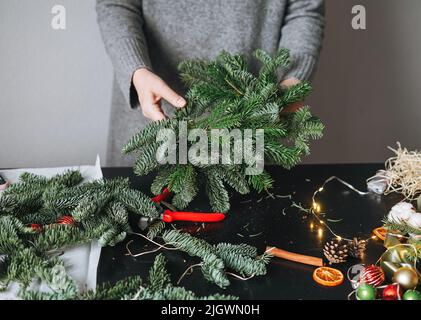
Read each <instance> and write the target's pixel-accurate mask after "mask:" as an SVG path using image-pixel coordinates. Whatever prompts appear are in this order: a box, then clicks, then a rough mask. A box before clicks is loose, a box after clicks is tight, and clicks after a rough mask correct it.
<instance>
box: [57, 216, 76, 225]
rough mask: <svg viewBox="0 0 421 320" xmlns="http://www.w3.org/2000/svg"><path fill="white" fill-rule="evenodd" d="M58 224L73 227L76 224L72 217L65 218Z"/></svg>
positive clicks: (58, 221)
mask: <svg viewBox="0 0 421 320" xmlns="http://www.w3.org/2000/svg"><path fill="white" fill-rule="evenodd" d="M57 224H65V225H70V226H73V225H74V224H75V219H73V217H72V216H63V217H61V218H60V219H58V220H57Z"/></svg>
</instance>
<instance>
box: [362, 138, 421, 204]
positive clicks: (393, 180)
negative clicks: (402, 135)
mask: <svg viewBox="0 0 421 320" xmlns="http://www.w3.org/2000/svg"><path fill="white" fill-rule="evenodd" d="M397 145H398V148H397V149H393V148H391V147H388V148H389V149H390V150H392V151H393V152H394V153H395V156H394V157H391V158H389V159H387V160H386V162H385V170H381V171H380V172H379V173H377V175H376V176H377V177H379V176H381V177H383V178H385V180H386V181H387V187H386V190H385V191H384V194H389V193H392V192H397V193H401V194H403V195H404V196H405V199H406V200H410V201H413V200H416V199H417V197H418V196H419V195H421V152H419V151H417V150H415V151H408V149H406V148H402V147H401V145H400V143H399V142H398V143H397ZM372 178H374V177H372ZM372 178H370V179H372ZM370 179H369V180H370Z"/></svg>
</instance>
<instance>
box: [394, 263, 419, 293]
mask: <svg viewBox="0 0 421 320" xmlns="http://www.w3.org/2000/svg"><path fill="white" fill-rule="evenodd" d="M393 281H394V282H396V283H398V284H399V285H400V286H401V287H402V288H404V289H414V288H415V287H416V286H417V285H418V274H417V272H416V271H415V269H414V268H411V267H401V268H399V269H398V270H396V271H395V274H394V276H393Z"/></svg>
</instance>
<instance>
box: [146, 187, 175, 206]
mask: <svg viewBox="0 0 421 320" xmlns="http://www.w3.org/2000/svg"><path fill="white" fill-rule="evenodd" d="M170 193H171V191H170V189H168V188H165V189H164V190H162V192H161V193H160V194H158V195H157V196H155V197H153V198H152V199H151V200H152V201H153V202H155V203H160V202H161V201H163V200H165V199H167V198H168V196H169V195H170Z"/></svg>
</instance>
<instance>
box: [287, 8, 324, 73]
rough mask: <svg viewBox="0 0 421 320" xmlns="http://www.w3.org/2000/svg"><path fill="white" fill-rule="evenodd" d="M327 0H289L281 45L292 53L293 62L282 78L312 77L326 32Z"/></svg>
mask: <svg viewBox="0 0 421 320" xmlns="http://www.w3.org/2000/svg"><path fill="white" fill-rule="evenodd" d="M324 13H325V7H324V0H288V4H287V10H286V14H285V18H284V25H283V27H282V30H281V41H280V44H279V47H281V48H287V49H289V50H290V52H291V65H290V67H289V68H288V69H287V70H285V71H280V74H279V78H280V79H281V80H283V79H288V78H291V77H295V78H297V79H299V80H308V79H309V78H310V77H311V75H312V73H313V71H314V69H315V66H316V63H317V60H318V57H319V54H320V49H321V46H322V42H323V33H324V26H325V21H324Z"/></svg>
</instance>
